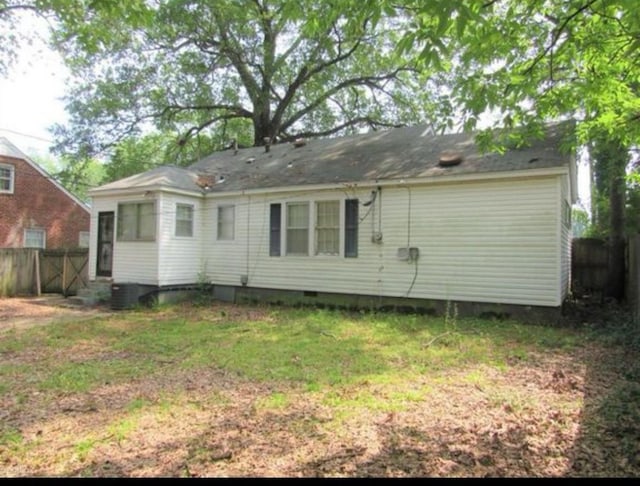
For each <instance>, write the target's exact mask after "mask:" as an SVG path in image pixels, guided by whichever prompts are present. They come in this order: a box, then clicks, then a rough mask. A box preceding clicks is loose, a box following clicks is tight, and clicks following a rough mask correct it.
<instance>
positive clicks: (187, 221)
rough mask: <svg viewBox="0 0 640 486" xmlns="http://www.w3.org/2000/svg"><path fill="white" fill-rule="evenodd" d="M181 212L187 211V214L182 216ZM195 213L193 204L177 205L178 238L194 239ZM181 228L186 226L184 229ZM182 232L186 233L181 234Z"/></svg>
mask: <svg viewBox="0 0 640 486" xmlns="http://www.w3.org/2000/svg"><path fill="white" fill-rule="evenodd" d="M181 210H186V211H187V213H186V214H183V215H181V214H180V213H181ZM193 213H194V208H193V204H186V203H176V218H175V232H174V234H175V236H176V237H178V238H193ZM187 215H188V217H187ZM180 223H182V224H180ZM181 226H184V227H181ZM187 226H188V227H187ZM185 230H188V231H185ZM181 231H184V232H183V233H181Z"/></svg>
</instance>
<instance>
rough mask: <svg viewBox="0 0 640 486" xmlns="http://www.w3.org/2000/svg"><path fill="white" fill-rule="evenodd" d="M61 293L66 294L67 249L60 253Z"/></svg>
mask: <svg viewBox="0 0 640 486" xmlns="http://www.w3.org/2000/svg"><path fill="white" fill-rule="evenodd" d="M62 295H64V296H65V297H66V296H67V250H66V249H65V250H64V255H62Z"/></svg>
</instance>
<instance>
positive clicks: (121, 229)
mask: <svg viewBox="0 0 640 486" xmlns="http://www.w3.org/2000/svg"><path fill="white" fill-rule="evenodd" d="M117 236H118V241H155V239H156V216H155V204H154V203H153V202H140V203H122V204H118V230H117Z"/></svg>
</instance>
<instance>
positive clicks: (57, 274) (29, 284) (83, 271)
mask: <svg viewBox="0 0 640 486" xmlns="http://www.w3.org/2000/svg"><path fill="white" fill-rule="evenodd" d="M88 260H89V251H88V250H87V249H86V248H78V249H72V250H37V249H33V248H0V297H11V296H15V295H39V294H40V293H58V294H63V295H64V296H68V295H75V294H76V293H77V292H78V289H81V288H83V287H86V286H87V283H88V280H89V275H88V268H87V263H88Z"/></svg>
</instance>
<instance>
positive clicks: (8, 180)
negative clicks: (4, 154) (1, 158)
mask: <svg viewBox="0 0 640 486" xmlns="http://www.w3.org/2000/svg"><path fill="white" fill-rule="evenodd" d="M14 175H15V170H14V168H13V165H7V164H0V194H1V193H7V194H13V181H14Z"/></svg>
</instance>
